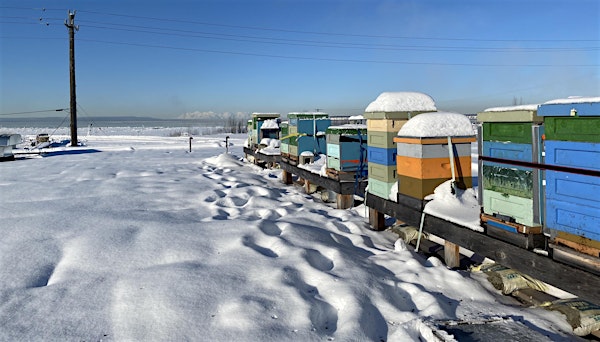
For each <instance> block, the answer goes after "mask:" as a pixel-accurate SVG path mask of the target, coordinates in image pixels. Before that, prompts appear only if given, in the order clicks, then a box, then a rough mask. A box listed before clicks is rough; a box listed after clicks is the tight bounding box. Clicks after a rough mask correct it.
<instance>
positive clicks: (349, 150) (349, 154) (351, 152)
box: [339, 142, 367, 161]
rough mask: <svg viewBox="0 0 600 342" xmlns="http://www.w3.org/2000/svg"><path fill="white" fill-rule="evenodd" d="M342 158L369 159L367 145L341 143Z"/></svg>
mask: <svg viewBox="0 0 600 342" xmlns="http://www.w3.org/2000/svg"><path fill="white" fill-rule="evenodd" d="M339 158H340V159H354V160H361V159H362V160H365V161H366V159H367V145H366V144H365V145H362V146H361V145H360V144H358V143H347V142H342V143H340V156H339Z"/></svg>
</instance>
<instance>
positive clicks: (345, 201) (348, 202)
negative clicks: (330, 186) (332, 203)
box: [337, 194, 354, 209]
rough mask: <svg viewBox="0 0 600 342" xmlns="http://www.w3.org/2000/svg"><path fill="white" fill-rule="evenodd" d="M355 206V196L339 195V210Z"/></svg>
mask: <svg viewBox="0 0 600 342" xmlns="http://www.w3.org/2000/svg"><path fill="white" fill-rule="evenodd" d="M353 206H354V195H342V194H337V208H338V209H349V208H352V207H353Z"/></svg>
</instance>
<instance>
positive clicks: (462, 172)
mask: <svg viewBox="0 0 600 342" xmlns="http://www.w3.org/2000/svg"><path fill="white" fill-rule="evenodd" d="M475 139H476V138H475V137H454V138H451V142H452V144H453V145H454V146H453V148H452V151H453V160H454V173H455V180H456V185H457V186H458V187H460V188H464V189H466V188H468V187H471V186H472V183H473V181H472V176H471V154H470V145H471V142H474V141H475ZM394 142H396V143H401V144H398V154H397V156H396V168H397V174H398V193H400V194H403V195H406V196H410V197H413V198H419V199H423V198H425V196H427V195H429V194H432V193H433V191H434V190H435V188H436V187H437V186H438V185H440V184H442V183H443V182H445V181H447V180H449V179H452V168H451V163H450V155H448V156H444V157H441V155H440V153H439V151H443V150H445V151H448V150H449V148H448V146H447V145H448V138H439V137H435V138H413V137H395V138H394ZM464 144H466V145H468V148H463V147H464V146H462V145H464ZM431 145H446V146H445V148H443V149H432V148H429V147H430V146H431ZM409 147H410V152H409V151H408V149H409ZM458 147H461V148H458ZM401 149H406V150H407V151H401ZM415 149H417V150H418V153H415ZM415 154H417V155H421V156H422V158H416V157H409V156H407V155H415ZM428 156H434V157H433V158H432V157H428Z"/></svg>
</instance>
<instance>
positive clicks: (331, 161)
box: [327, 155, 341, 171]
mask: <svg viewBox="0 0 600 342" xmlns="http://www.w3.org/2000/svg"><path fill="white" fill-rule="evenodd" d="M327 167H328V168H330V169H334V170H338V171H341V170H340V160H339V158H336V157H332V156H330V155H327Z"/></svg>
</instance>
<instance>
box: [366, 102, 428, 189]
mask: <svg viewBox="0 0 600 342" xmlns="http://www.w3.org/2000/svg"><path fill="white" fill-rule="evenodd" d="M435 110H436V108H435V102H434V101H433V99H432V98H431V97H429V96H428V95H426V94H422V93H414V92H389V93H382V94H381V95H379V97H377V99H376V100H375V101H373V102H372V103H371V104H369V106H368V107H367V108H366V110H365V114H364V117H365V119H367V132H368V146H367V159H368V174H369V187H368V192H369V193H371V194H374V195H376V196H378V197H381V198H385V199H388V198H390V192H392V190H393V189H394V186H395V185H396V183H397V182H398V175H397V172H396V153H397V149H396V142H394V137H395V136H396V135H397V133H398V130H400V128H402V126H403V125H404V124H405V123H406V122H408V120H409V119H410V118H412V117H414V116H415V115H418V114H421V113H425V112H431V111H435ZM392 199H394V200H396V199H395V198H392Z"/></svg>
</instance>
